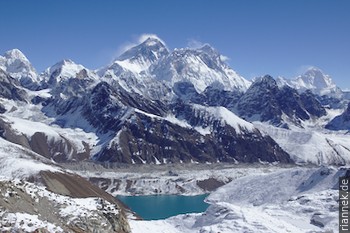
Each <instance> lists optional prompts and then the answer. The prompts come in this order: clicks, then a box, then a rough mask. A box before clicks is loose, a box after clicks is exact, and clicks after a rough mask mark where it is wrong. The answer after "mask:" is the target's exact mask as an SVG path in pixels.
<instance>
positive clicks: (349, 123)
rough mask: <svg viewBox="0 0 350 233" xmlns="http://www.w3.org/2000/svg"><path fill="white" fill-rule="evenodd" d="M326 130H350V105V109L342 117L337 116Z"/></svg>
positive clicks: (349, 105)
mask: <svg viewBox="0 0 350 233" xmlns="http://www.w3.org/2000/svg"><path fill="white" fill-rule="evenodd" d="M326 129H330V130H350V103H348V107H347V108H346V109H345V111H344V112H343V113H342V114H341V115H339V116H336V117H335V118H334V119H333V120H331V121H330V122H329V123H328V124H327V125H326Z"/></svg>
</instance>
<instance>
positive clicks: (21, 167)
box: [0, 139, 130, 232]
mask: <svg viewBox="0 0 350 233" xmlns="http://www.w3.org/2000/svg"><path fill="white" fill-rule="evenodd" d="M0 145H1V146H0V164H1V165H0V174H1V175H0V229H1V231H2V232H130V228H129V225H128V221H127V219H126V209H125V208H124V207H123V205H122V204H121V203H120V202H118V200H116V199H115V198H114V197H113V196H111V195H110V194H107V193H106V192H104V191H102V190H101V189H99V188H98V187H97V186H94V185H92V184H91V183H90V182H88V181H87V180H85V179H84V178H82V177H80V176H78V175H75V174H73V173H69V172H67V171H66V170H65V169H63V168H61V167H59V166H57V165H55V164H54V163H52V162H51V161H50V160H47V159H45V158H44V157H42V156H40V155H39V154H36V153H34V152H31V151H30V150H27V149H23V148H21V147H20V146H18V145H15V144H13V143H10V142H7V141H5V140H3V139H0Z"/></svg>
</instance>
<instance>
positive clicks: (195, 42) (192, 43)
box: [187, 38, 205, 49]
mask: <svg viewBox="0 0 350 233" xmlns="http://www.w3.org/2000/svg"><path fill="white" fill-rule="evenodd" d="M204 45H205V43H203V42H201V41H199V40H196V39H193V38H191V39H188V40H187V46H188V47H189V48H191V49H198V48H201V47H203V46H204Z"/></svg>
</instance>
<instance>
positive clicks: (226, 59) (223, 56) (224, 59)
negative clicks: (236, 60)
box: [220, 55, 230, 62]
mask: <svg viewBox="0 0 350 233" xmlns="http://www.w3.org/2000/svg"><path fill="white" fill-rule="evenodd" d="M220 59H221V61H223V62H227V61H229V60H230V58H229V57H227V56H225V55H220Z"/></svg>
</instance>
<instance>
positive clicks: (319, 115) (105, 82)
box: [0, 37, 350, 164]
mask: <svg viewBox="0 0 350 233" xmlns="http://www.w3.org/2000/svg"><path fill="white" fill-rule="evenodd" d="M0 83H1V86H0V88H1V89H0V97H1V99H0V111H1V115H0V129H1V137H2V138H4V139H5V140H7V141H10V142H12V143H15V144H18V145H21V146H22V147H24V148H27V149H29V150H31V151H33V152H35V153H38V154H40V155H42V156H44V157H46V158H49V159H52V160H54V161H56V162H67V161H82V160H92V161H95V162H110V163H114V162H118V163H129V164H133V163H154V164H162V163H189V162H209V163H215V162H233V163H240V162H243V163H254V162H269V163H272V162H280V163H294V162H301V163H316V164H323V163H325V164H345V163H348V162H349V161H350V148H349V146H348V145H350V137H349V135H348V132H349V130H350V127H349V125H350V120H349V117H348V115H349V114H348V113H349V108H350V107H349V106H348V105H347V103H348V102H349V100H348V98H347V93H345V92H343V91H342V90H341V89H340V88H338V87H337V86H336V84H334V83H333V81H332V79H331V77H330V76H329V75H326V74H324V73H323V71H321V70H320V69H318V68H315V67H312V68H310V69H308V70H307V71H306V73H305V74H303V75H301V76H298V77H296V78H295V79H291V80H288V79H285V78H281V77H278V78H277V79H274V78H273V77H271V76H269V75H265V76H263V77H259V78H255V79H254V80H253V81H248V80H246V79H245V78H243V77H242V76H240V75H239V74H238V73H237V72H236V71H234V70H233V69H232V68H230V67H229V66H228V64H226V63H225V61H224V60H223V59H222V56H221V55H220V53H219V52H218V51H216V50H215V49H214V48H213V47H211V46H210V45H208V44H206V45H204V46H203V47H201V48H197V49H192V48H181V49H174V50H172V51H171V50H169V49H168V48H167V46H166V45H165V44H164V42H163V41H162V40H161V39H159V38H157V37H149V38H147V39H146V40H145V41H143V42H142V43H140V44H139V45H136V46H134V47H132V48H130V49H129V50H127V51H125V52H124V53H123V54H121V55H120V56H119V57H118V58H116V59H115V60H114V61H113V62H111V63H110V64H108V65H106V66H105V67H103V68H101V69H99V70H89V69H88V68H86V67H84V66H83V65H80V64H76V63H74V62H73V61H71V60H62V61H60V62H58V63H56V64H54V65H53V66H51V67H49V68H47V69H46V70H45V71H43V72H42V73H37V71H36V70H35V69H34V67H33V66H32V65H31V63H30V61H29V60H28V59H27V58H26V56H25V55H24V54H23V53H22V52H21V51H20V50H18V49H13V50H10V51H8V52H6V53H5V54H4V55H3V56H0ZM283 130H285V132H286V133H285V134H283V135H280V132H281V131H283ZM276 132H278V133H276ZM298 133H302V134H305V135H307V136H305V137H304V138H298V139H296V138H294V135H295V134H298ZM315 134H316V135H317V137H318V139H317V140H319V141H317V140H311V139H313V137H314V136H315ZM294 140H297V142H295V141H294ZM288 141H289V144H288ZM282 142H283V143H282ZM323 142H324V144H325V147H326V150H325V148H320V149H319V150H317V149H314V150H311V151H312V153H314V154H309V152H306V151H307V150H305V152H302V153H299V152H298V153H296V152H295V151H294V150H291V149H290V148H291V146H290V145H295V144H296V143H299V145H300V146H303V147H305V148H315V145H316V144H317V143H321V144H322V143H323ZM324 151H327V152H324Z"/></svg>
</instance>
